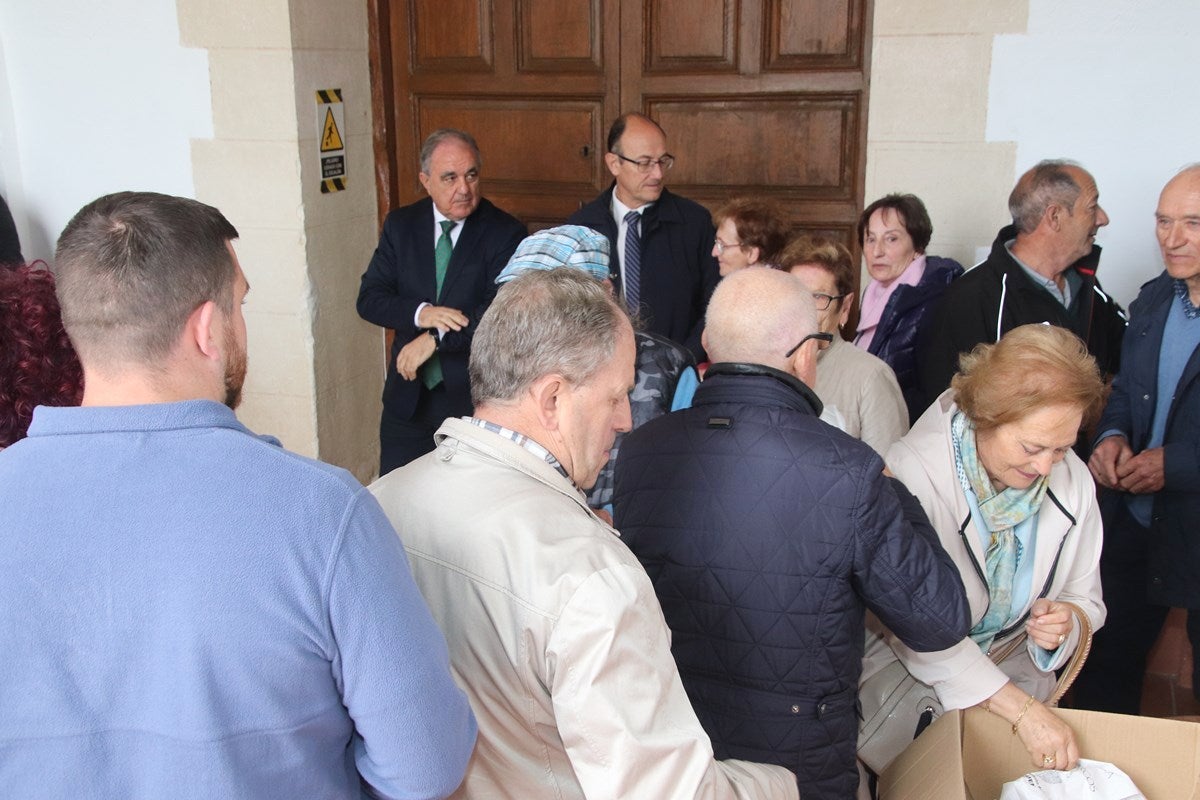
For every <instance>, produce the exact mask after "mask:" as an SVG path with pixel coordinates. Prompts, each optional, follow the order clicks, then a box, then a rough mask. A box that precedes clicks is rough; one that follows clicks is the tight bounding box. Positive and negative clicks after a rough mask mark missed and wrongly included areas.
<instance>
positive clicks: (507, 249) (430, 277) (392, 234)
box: [358, 197, 526, 420]
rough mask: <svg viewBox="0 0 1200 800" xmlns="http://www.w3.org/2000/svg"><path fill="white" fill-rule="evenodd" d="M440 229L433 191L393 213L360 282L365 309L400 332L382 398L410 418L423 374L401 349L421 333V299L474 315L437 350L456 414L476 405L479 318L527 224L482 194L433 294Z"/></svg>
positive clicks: (360, 299)
mask: <svg viewBox="0 0 1200 800" xmlns="http://www.w3.org/2000/svg"><path fill="white" fill-rule="evenodd" d="M434 231H435V228H434V224H433V201H432V200H430V199H429V198H428V197H426V198H425V199H424V200H418V201H417V202H415V203H413V204H412V205H407V206H404V207H403V208H397V209H396V210H395V211H392V212H391V213H389V214H388V215H387V218H386V219H385V220H384V221H383V233H381V234H380V236H379V246H378V247H377V248H376V249H375V254H374V255H373V256H371V263H370V264H368V265H367V271H366V272H364V273H363V276H362V282H361V284H360V285H359V290H358V314H359V316H360V317H362V318H363V319H365V320H366V321H367V322H373V323H375V324H376V325H380V326H382V327H384V328H391V329H392V330H394V331H395V332H396V338H395V340H394V341H393V342H392V353H391V358H390V359H389V361H388V368H387V382H386V383H385V384H384V387H383V405H384V407H385V408H387V410H388V411H389V412H390V413H391V414H394V415H395V416H396V417H397V418H399V419H405V420H406V419H411V418H412V414H413V411H414V410H415V409H416V406H417V400H418V398H419V397H420V392H421V390H422V389H423V388H424V384H423V383H422V382H421V379H420V377H419V376H418V377H417V379H416V380H411V381H406V380H403V379H402V378H401V377H400V373H398V372H396V355H397V354H398V353H399V352H400V348H401V347H403V346H404V345H406V344H408V343H409V342H410V341H412V339H413V337H414V336H416V335H417V333H418V330H419V329H418V328H417V326H416V325H415V324H414V322H413V316H414V315H415V314H416V312H417V307H418V306H420V305H421V303H433V304H434V305H440V306H450V307H451V308H457V309H458V310H459V311H461V312H463V313H464V314H466V315H467V318H468V319H469V320H470V324H469V325H467V327H465V328H463V329H462V330H461V331H450V332H449V333H447V334H446V335H445V336H444V337H442V339H441V341H440V342H439V344H438V357H439V358H440V359H441V362H442V376H443V380H444V381H445V384H446V393H447V395H448V396H449V398H450V399H451V402H452V404H453V406H454V408H453V414H454V415H459V414H469V413H471V383H470V379H469V377H468V376H467V360H468V358H469V356H470V353H471V339H472V338H473V337H474V336H475V327H476V326H477V325H478V324H479V318H480V317H482V316H483V312H484V311H486V310H487V307H488V306H489V305H491V302H492V299H493V298H494V297H495V296H496V288H497V287H496V276H497V275H499V274H500V271H501V270H503V269H504V267H505V265H506V264H508V259H509V258H510V257H511V256H512V254H513V251H514V250H516V249H517V245H518V244H519V243H520V241H521V239H523V238H525V232H526V231H525V226H524V225H522V224H521V223H520V222H519V221H518V220H517V219H516V218H515V217H512V216H510V215H509V214H507V213H505V212H504V211H501V210H500V209H498V208H496V207H495V206H494V205H492V204H491V203H490V202H488V201H487V200H486V199H480V201H479V206H478V207H477V208H476V209H475V211H474V212H472V214H471V216H469V217H467V219H466V222H464V223H463V229H462V232H461V233H460V234H459V235H458V242H457V243H456V244H455V245H454V252H453V255H451V256H450V266H449V267H448V268H447V270H446V280H445V283H444V284H443V285H442V296H441V298H440V299H439V298H438V297H435V289H436V287H437V278H436V276H435V275H434V256H433V249H434Z"/></svg>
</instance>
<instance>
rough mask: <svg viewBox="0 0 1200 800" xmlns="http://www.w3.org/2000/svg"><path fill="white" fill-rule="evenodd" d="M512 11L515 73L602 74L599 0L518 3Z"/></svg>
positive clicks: (601, 15)
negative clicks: (514, 17)
mask: <svg viewBox="0 0 1200 800" xmlns="http://www.w3.org/2000/svg"><path fill="white" fill-rule="evenodd" d="M516 11H517V20H516V25H517V70H518V71H519V72H550V73H569V72H582V73H586V74H594V75H601V74H603V72H604V50H603V43H604V15H603V3H602V0H519V2H518V3H517V6H516Z"/></svg>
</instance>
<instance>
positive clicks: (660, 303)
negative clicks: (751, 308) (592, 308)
mask: <svg viewBox="0 0 1200 800" xmlns="http://www.w3.org/2000/svg"><path fill="white" fill-rule="evenodd" d="M614 185H615V184H614ZM612 193H613V187H612V186H610V187H609V188H608V189H607V190H605V191H604V192H601V193H600V196H599V197H597V198H596V199H595V200H593V201H592V202H590V203H588V204H587V205H585V206H584V207H583V208H581V209H579V210H578V211H576V212H575V213H574V214H572V215H571V218H570V219H568V220H567V222H568V223H569V224H571V225H586V226H587V227H589V228H591V229H592V230H595V231H598V232H600V233H602V234H604V235H605V236H607V237H608V241H609V244H610V245H611V246H612V258H613V273H614V276H616V277H614V282H615V283H619V281H620V278H619V276H620V270H619V269H617V265H618V264H619V262H620V259H621V256H622V255H624V254H623V253H618V252H617V249H618V248H617V232H618V231H617V223H616V221H615V220H614V219H613V216H612ZM716 235H717V232H716V229H715V228H713V224H712V216H711V215H710V214H709V213H708V211H707V209H705V208H704V206H702V205H700V204H699V203H695V202H692V201H691V200H688V199H687V198H684V197H680V196H678V195H675V194H671V192H670V191H668V190H667V189H663V192H662V195H661V196H660V197H659V198H658V202H656V203H655V204H654V205H652V206H650V208H648V209H647V210H646V211H645V212H644V213H643V215H642V276H641V277H642V282H641V308H640V309H638V311H639V312H640V314H641V317H642V321H643V323H644V325H643V327H644V328H645V329H646V330H648V331H650V332H651V333H657V334H658V335H659V336H665V337H667V338H668V339H671V340H672V341H675V342H678V343H679V344H682V345H683V346H684V347H686V348H687V349H688V350H690V351H691V352H692V355H693V356H695V358H696V360H697V361H698V362H700V361H705V360H707V359H706V357H705V355H704V348H703V347H701V345H700V334H701V332H702V331H703V330H704V311H705V309H706V308H707V307H708V298H709V297H711V296H712V293H713V289H715V288H716V286H717V281H719V280H720V279H721V274H720V272H719V271H718V269H717V260H716V259H715V258H713V256H712V249H713V240H714V239H715V238H716ZM619 288H620V287H619V286H618V291H619Z"/></svg>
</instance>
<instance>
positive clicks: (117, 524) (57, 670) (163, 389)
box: [0, 192, 475, 800]
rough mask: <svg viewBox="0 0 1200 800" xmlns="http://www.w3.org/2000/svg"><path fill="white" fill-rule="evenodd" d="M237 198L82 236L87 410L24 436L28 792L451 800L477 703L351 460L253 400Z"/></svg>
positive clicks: (2, 573)
mask: <svg viewBox="0 0 1200 800" xmlns="http://www.w3.org/2000/svg"><path fill="white" fill-rule="evenodd" d="M236 237H237V231H236V230H234V228H233V226H232V225H230V224H229V222H228V221H227V220H226V219H225V218H224V217H223V216H222V215H221V214H220V212H219V211H217V210H216V209H215V208H212V207H210V206H206V205H204V204H202V203H198V202H196V201H194V200H187V199H184V198H178V197H168V196H165V195H158V194H149V193H131V192H126V193H121V194H115V195H109V196H107V197H102V198H100V199H98V200H96V201H94V202H92V203H91V204H89V205H87V206H86V207H84V208H83V209H82V210H81V211H80V212H79V213H78V214H77V215H76V216H75V218H74V219H72V220H71V222H70V223H69V224H68V225H67V228H66V230H65V231H64V232H63V234H62V237H61V238H60V239H59V242H58V255H57V267H56V269H57V275H58V291H59V297H60V300H61V304H62V311H63V319H64V325H65V326H66V330H67V333H68V334H69V336H70V337H71V340H72V342H73V344H74V345H75V349H76V350H77V351H78V354H79V359H80V362H81V363H82V364H83V371H84V382H85V384H86V388H85V390H84V396H83V407H82V408H47V407H39V408H38V409H37V410H36V411H35V413H34V418H33V424H32V425H31V426H30V429H29V436H28V438H26V439H24V440H22V441H20V442H18V443H16V444H15V445H13V446H12V447H10V448H8V449H7V450H5V451H4V452H3V453H0V640H3V642H4V647H5V658H4V660H3V665H2V666H0V786H2V787H3V790H2V793H3V794H4V795H5V796H6V797H44V798H67V797H71V798H76V797H113V798H116V797H120V798H155V799H156V800H157V798H163V797H175V798H181V797H182V798H216V797H221V798H235V797H236V798H279V799H280V800H284V798H287V800H291V799H292V798H298V797H321V798H347V799H349V798H355V799H357V798H360V797H362V796H363V795H364V793H365V794H369V795H370V796H372V797H404V798H415V797H421V798H433V797H444V796H445V795H447V794H449V793H450V792H452V791H454V789H455V788H456V787H457V785H458V783H459V782H460V780H461V778H462V775H463V772H464V770H465V768H466V763H467V759H468V758H469V756H470V753H471V749H472V747H473V744H474V739H475V720H474V718H473V716H472V714H471V711H470V708H469V707H468V705H467V702H466V699H465V697H464V695H463V693H462V692H461V691H459V690H458V688H457V687H456V686H455V685H454V683H453V680H452V678H451V677H450V674H449V662H448V658H447V653H446V644H445V641H444V640H443V638H442V636H441V634H440V633H439V631H438V630H437V628H436V627H435V625H434V622H433V619H432V618H431V616H430V614H429V611H428V609H427V608H426V606H425V604H424V602H423V601H422V599H421V596H420V594H419V593H418V592H417V589H416V587H415V585H414V584H413V581H412V577H411V575H410V574H409V571H408V563H407V561H406V558H405V555H404V550H403V548H402V547H401V545H400V541H399V539H398V538H397V536H396V534H395V531H394V530H393V528H392V527H391V526H390V524H389V523H388V521H387V519H386V518H385V517H384V516H383V514H382V512H381V511H380V509H379V506H378V504H377V503H376V502H375V500H374V499H373V498H372V496H371V494H370V493H369V492H368V491H366V490H365V489H364V488H363V487H362V486H360V485H359V484H358V483H357V482H356V481H355V480H354V478H353V477H351V476H350V475H349V474H348V473H346V472H344V471H343V470H340V469H336V468H334V467H330V466H327V465H325V464H321V463H319V462H316V461H312V460H310V459H307V458H302V457H300V456H297V455H294V454H292V453H289V452H287V451H286V450H284V449H283V448H282V447H280V446H279V443H278V442H277V441H275V440H273V439H267V438H263V437H258V436H255V435H254V434H253V433H251V432H250V431H249V430H247V429H246V428H245V427H243V426H242V425H241V424H240V423H239V422H238V421H237V419H236V417H235V416H234V414H233V410H232V409H233V408H234V407H235V406H236V405H237V401H238V397H239V395H240V393H241V387H242V380H243V378H244V376H245V374H246V325H245V321H244V319H243V317H242V312H241V303H242V301H243V299H244V298H245V296H246V292H247V291H248V288H249V287H248V285H247V282H246V278H245V275H243V273H242V269H241V267H240V266H239V264H238V260H237V256H236V254H235V253H234V251H233V247H232V244H231V240H233V239H235V238H236Z"/></svg>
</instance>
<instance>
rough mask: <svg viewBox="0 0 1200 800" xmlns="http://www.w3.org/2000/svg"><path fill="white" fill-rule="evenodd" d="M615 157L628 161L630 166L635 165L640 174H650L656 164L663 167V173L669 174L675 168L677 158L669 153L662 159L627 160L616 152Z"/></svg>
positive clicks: (647, 157)
mask: <svg viewBox="0 0 1200 800" xmlns="http://www.w3.org/2000/svg"><path fill="white" fill-rule="evenodd" d="M613 155H614V156H616V157H617V158H619V159H621V160H622V161H628V162H629V163H630V164H633V165H634V166H635V167H637V171H638V172H649V171H650V170H651V169H653V168H654V165H655V164H657V165H658V166H660V167H662V171H663V172H667V171H669V170H670V169H671V167H673V166H675V156H673V155H671V154H670V153H667V154H666V155H664V156H663V157H662V158H650V157H649V156H646V157H645V158H626V157H625V156H623V155H621V154H620V153H616V152H614V153H613Z"/></svg>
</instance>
